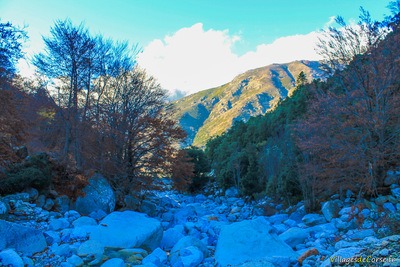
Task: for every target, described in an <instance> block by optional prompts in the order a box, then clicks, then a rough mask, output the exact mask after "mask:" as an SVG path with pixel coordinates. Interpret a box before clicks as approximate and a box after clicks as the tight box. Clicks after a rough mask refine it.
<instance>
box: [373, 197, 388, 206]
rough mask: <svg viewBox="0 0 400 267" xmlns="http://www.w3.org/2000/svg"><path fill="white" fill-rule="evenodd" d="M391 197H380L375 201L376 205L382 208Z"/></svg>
mask: <svg viewBox="0 0 400 267" xmlns="http://www.w3.org/2000/svg"><path fill="white" fill-rule="evenodd" d="M388 201H389V197H388V196H379V197H377V198H376V199H375V204H376V205H378V206H382V205H383V203H385V202H388Z"/></svg>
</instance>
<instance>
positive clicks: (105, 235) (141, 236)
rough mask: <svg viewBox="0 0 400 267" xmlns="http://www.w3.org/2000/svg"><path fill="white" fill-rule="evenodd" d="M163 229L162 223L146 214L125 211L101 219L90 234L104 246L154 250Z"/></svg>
mask: <svg viewBox="0 0 400 267" xmlns="http://www.w3.org/2000/svg"><path fill="white" fill-rule="evenodd" d="M162 234H163V230H162V227H161V223H160V222H159V221H158V220H156V219H152V218H148V217H147V216H146V215H145V214H143V213H139V212H134V211H124V212H113V213H111V214H109V215H107V216H106V217H105V218H104V219H103V220H101V221H100V223H99V225H98V226H97V228H96V229H94V230H93V232H92V233H91V234H90V240H93V241H97V242H98V243H100V244H102V245H103V246H104V247H114V248H134V247H140V248H145V249H149V250H154V249H155V248H157V247H158V246H159V245H160V242H161V238H162Z"/></svg>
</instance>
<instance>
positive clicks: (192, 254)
mask: <svg viewBox="0 0 400 267" xmlns="http://www.w3.org/2000/svg"><path fill="white" fill-rule="evenodd" d="M207 254H208V250H207V247H206V245H205V244H204V243H203V242H201V241H200V240H199V239H197V238H195V237H193V236H185V237H183V238H181V239H180V240H179V241H178V243H176V244H175V246H174V247H173V248H172V250H171V252H170V257H169V259H170V261H171V263H172V264H173V265H175V264H176V265H177V266H179V265H183V266H198V264H199V263H200V262H201V261H202V260H203V258H204V257H207ZM199 260H200V262H198V261H199ZM195 263H197V264H196V265H194V264H195Z"/></svg>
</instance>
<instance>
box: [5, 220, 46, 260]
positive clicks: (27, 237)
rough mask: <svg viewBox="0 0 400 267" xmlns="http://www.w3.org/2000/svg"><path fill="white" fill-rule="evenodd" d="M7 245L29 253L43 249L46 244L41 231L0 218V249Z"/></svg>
mask: <svg viewBox="0 0 400 267" xmlns="http://www.w3.org/2000/svg"><path fill="white" fill-rule="evenodd" d="M8 247H12V248H15V250H17V251H19V252H22V253H24V254H26V255H31V254H34V253H37V252H41V251H43V250H44V249H45V248H46V247H47V244H46V239H45V238H44V236H43V233H42V232H41V231H39V230H36V229H33V228H29V227H25V226H22V225H19V224H16V223H11V222H6V221H3V220H0V250H2V249H5V248H8Z"/></svg>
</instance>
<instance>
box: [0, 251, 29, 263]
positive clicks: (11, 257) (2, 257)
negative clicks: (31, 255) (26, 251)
mask: <svg viewBox="0 0 400 267" xmlns="http://www.w3.org/2000/svg"><path fill="white" fill-rule="evenodd" d="M0 262H1V264H2V265H1V266H12V267H24V261H23V260H22V259H21V257H20V256H19V255H18V253H17V252H15V251H14V250H12V249H6V250H3V251H2V252H0Z"/></svg>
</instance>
